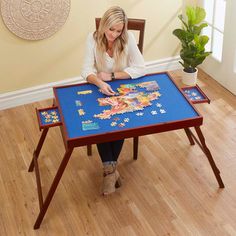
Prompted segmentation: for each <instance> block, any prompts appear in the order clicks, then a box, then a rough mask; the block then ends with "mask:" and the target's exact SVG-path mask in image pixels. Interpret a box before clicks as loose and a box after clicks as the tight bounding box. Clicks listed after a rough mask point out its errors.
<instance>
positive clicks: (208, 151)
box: [194, 127, 225, 188]
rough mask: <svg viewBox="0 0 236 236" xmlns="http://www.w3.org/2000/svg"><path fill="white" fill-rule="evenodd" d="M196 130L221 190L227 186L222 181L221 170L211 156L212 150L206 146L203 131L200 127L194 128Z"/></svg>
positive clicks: (200, 144)
mask: <svg viewBox="0 0 236 236" xmlns="http://www.w3.org/2000/svg"><path fill="white" fill-rule="evenodd" d="M194 128H195V130H196V132H197V135H198V138H199V140H200V143H199V146H200V147H201V148H202V150H203V152H204V153H205V154H206V157H207V159H208V161H209V163H210V165H211V168H212V170H213V172H214V174H215V177H216V180H217V182H218V184H219V187H220V188H224V187H225V186H224V183H223V181H222V179H221V177H220V171H219V169H218V168H217V166H216V164H215V161H214V159H213V157H212V155H211V152H210V150H209V149H208V147H207V146H206V142H205V138H204V136H203V134H202V131H201V129H200V127H194ZM195 141H196V140H195Z"/></svg>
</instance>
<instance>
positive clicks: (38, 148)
mask: <svg viewBox="0 0 236 236" xmlns="http://www.w3.org/2000/svg"><path fill="white" fill-rule="evenodd" d="M48 129H49V128H45V129H43V132H42V134H41V137H40V139H39V142H38V145H37V148H36V150H35V151H34V154H33V158H32V161H31V163H30V166H29V169H28V172H32V171H33V170H34V159H35V158H36V159H38V157H39V153H40V151H41V148H42V146H43V143H44V140H45V138H46V136H47V133H48Z"/></svg>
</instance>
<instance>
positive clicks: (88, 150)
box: [87, 145, 92, 156]
mask: <svg viewBox="0 0 236 236" xmlns="http://www.w3.org/2000/svg"><path fill="white" fill-rule="evenodd" d="M87 155H88V156H92V145H87Z"/></svg>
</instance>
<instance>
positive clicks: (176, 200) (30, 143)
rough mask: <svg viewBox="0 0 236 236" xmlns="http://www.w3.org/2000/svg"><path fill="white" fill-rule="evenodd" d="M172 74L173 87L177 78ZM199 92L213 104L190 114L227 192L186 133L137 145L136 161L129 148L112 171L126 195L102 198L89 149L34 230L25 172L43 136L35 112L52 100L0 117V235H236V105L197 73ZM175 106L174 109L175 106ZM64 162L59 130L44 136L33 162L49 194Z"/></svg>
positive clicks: (79, 154)
mask: <svg viewBox="0 0 236 236" xmlns="http://www.w3.org/2000/svg"><path fill="white" fill-rule="evenodd" d="M172 74H174V75H175V76H176V78H177V80H179V79H180V73H179V71H175V72H173V73H172ZM199 78H200V80H199V83H198V84H199V86H200V87H201V88H202V90H203V91H204V92H205V93H206V94H207V95H208V96H209V98H210V99H211V104H210V105H209V104H199V105H196V107H197V109H198V110H199V112H200V113H201V114H202V115H203V117H204V125H203V126H202V131H203V133H204V135H205V138H206V142H207V145H208V147H209V149H210V150H211V152H212V155H213V157H214V159H215V162H216V164H217V166H218V167H219V169H220V170H221V177H222V179H223V181H224V183H225V186H226V187H225V189H219V188H218V184H217V182H216V179H215V177H214V175H213V173H212V170H211V168H210V166H209V164H208V161H207V159H206V157H205V156H204V154H203V153H202V151H201V149H200V148H199V147H198V146H197V145H195V146H190V145H189V142H188V140H187V138H186V135H185V133H184V131H183V130H179V131H174V132H168V133H161V134H155V135H149V136H144V137H140V145H139V159H138V160H137V161H133V160H132V148H131V147H132V140H131V139H128V140H126V142H125V144H124V148H123V150H122V153H121V156H120V163H119V171H120V174H121V176H122V179H123V186H122V187H121V188H120V189H119V190H118V191H117V192H116V193H115V194H112V195H110V196H108V197H102V196H101V195H100V186H101V182H102V165H101V163H100V160H99V157H98V152H97V150H96V146H95V145H93V156H92V157H90V158H88V157H87V156H86V148H85V147H82V148H77V149H75V150H74V152H73V154H72V157H71V159H70V161H69V164H68V166H67V168H66V170H65V173H64V175H63V177H62V180H61V182H60V184H59V186H58V188H57V191H56V193H55V195H54V197H53V199H52V202H51V204H50V206H49V209H48V211H47V213H46V215H45V218H44V220H43V222H42V224H41V227H40V229H39V230H33V224H34V222H35V219H36V217H37V214H38V211H39V208H38V199H37V188H36V181H35V175H34V173H28V172H27V169H28V166H29V163H30V161H31V158H32V153H33V150H34V148H35V147H36V144H37V142H38V139H39V137H40V132H39V129H38V125H37V119H36V116H35V107H37V108H43V107H47V106H49V105H51V103H52V102H51V100H46V101H42V102H36V103H33V104H29V105H25V106H19V107H16V108H13V109H8V110H3V111H0V126H1V128H0V203H1V208H0V235H3V236H5V235H7V236H9V235H10V236H11V235H12V236H15V235H30V236H31V235H32V236H33V235H50V236H53V235H76V236H77V235H96V236H97V235H109V236H110V235H122V236H123V235H127V236H132V235H140V236H143V235H145V236H146V235H148V236H151V235H158V236H159V235H160V236H164V235H173V236H174V235H178V236H185V235H186V236H189V235H193V236H198V235H199V236H209V235H210V236H213V235H217V236H227V235H231V236H235V235H236V220H235V219H236V97H235V96H233V95H232V94H231V93H230V92H228V91H227V90H226V89H224V88H223V87H221V86H220V85H219V84H217V83H216V82H215V81H214V80H212V79H211V78H210V77H209V76H207V75H206V74H205V73H204V72H202V71H200V73H199ZM176 105H177V106H178V104H176ZM63 153H64V146H63V143H62V140H61V135H60V131H59V128H58V127H56V128H51V129H50V130H49V133H48V136H47V138H46V142H45V145H44V147H43V149H42V152H41V155H40V161H39V164H40V169H41V174H42V182H43V191H44V192H45V191H48V189H49V186H50V185H51V181H52V179H53V177H54V175H55V173H56V170H57V168H58V166H59V163H60V161H61V158H62V155H63Z"/></svg>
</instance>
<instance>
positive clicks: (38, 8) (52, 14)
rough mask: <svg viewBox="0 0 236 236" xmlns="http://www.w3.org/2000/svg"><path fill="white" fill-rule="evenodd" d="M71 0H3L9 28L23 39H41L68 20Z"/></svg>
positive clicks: (4, 13)
mask: <svg viewBox="0 0 236 236" xmlns="http://www.w3.org/2000/svg"><path fill="white" fill-rule="evenodd" d="M69 12H70V0H2V1H1V14H2V18H3V21H4V23H5V25H6V26H7V28H8V29H9V30H10V31H11V32H12V33H14V34H15V35H17V36H19V37H20V38H23V39H28V40H39V39H44V38H48V37H50V36H51V35H53V34H54V33H56V32H57V31H58V30H59V29H60V28H61V27H62V26H63V25H64V23H65V22H66V19H67V17H68V15H69Z"/></svg>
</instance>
